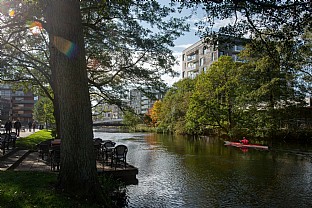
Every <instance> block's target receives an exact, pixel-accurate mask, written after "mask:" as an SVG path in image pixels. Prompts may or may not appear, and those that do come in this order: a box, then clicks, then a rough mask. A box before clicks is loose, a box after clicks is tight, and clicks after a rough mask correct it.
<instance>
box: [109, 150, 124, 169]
mask: <svg viewBox="0 0 312 208" xmlns="http://www.w3.org/2000/svg"><path fill="white" fill-rule="evenodd" d="M127 152H128V147H127V146H126V145H122V144H121V145H117V146H116V147H115V148H114V151H113V154H112V161H111V166H115V169H116V167H117V165H118V163H120V164H123V165H124V168H126V165H127Z"/></svg>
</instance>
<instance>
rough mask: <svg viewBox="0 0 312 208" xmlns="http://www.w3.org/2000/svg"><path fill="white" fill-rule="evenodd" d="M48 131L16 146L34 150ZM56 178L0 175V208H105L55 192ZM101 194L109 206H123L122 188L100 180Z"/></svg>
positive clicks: (12, 173)
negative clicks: (102, 193)
mask: <svg viewBox="0 0 312 208" xmlns="http://www.w3.org/2000/svg"><path fill="white" fill-rule="evenodd" d="M51 133H52V132H51V131H49V130H41V131H38V132H36V133H34V134H31V135H30V136H28V137H25V138H21V139H18V140H17V141H16V146H17V147H19V148H22V149H29V150H36V149H37V147H36V145H37V144H38V143H40V142H41V141H44V140H47V139H51V138H52V135H51ZM57 176H58V174H57V173H55V172H28V171H12V170H9V171H0V208H30V207H37V208H41V207H42V208H46V207H47V208H50V207H55V208H67V207H68V208H74V207H75V208H76V207H77V208H98V207H104V206H101V205H97V204H94V203H92V202H89V201H86V200H84V199H80V198H76V197H71V196H66V195H63V194H62V193H61V192H60V191H59V190H56V189H55V184H56V182H57ZM99 180H100V182H101V184H102V191H103V192H104V193H106V194H104V195H105V196H106V197H107V198H108V200H107V203H109V204H111V206H106V207H121V206H120V205H118V204H122V205H124V204H125V203H126V198H125V197H126V195H125V189H124V188H123V187H124V185H123V184H122V183H121V182H118V181H116V180H114V179H111V178H105V177H99Z"/></svg>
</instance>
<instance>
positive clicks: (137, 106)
mask: <svg viewBox="0 0 312 208" xmlns="http://www.w3.org/2000/svg"><path fill="white" fill-rule="evenodd" d="M151 93H153V94H154V96H155V99H151V98H149V97H147V96H146V95H144V94H143V93H142V92H141V91H140V90H138V89H132V90H130V106H131V107H132V108H133V110H134V112H135V113H137V114H146V113H148V110H149V109H151V108H152V107H153V105H154V103H155V101H156V100H160V99H162V98H163V93H158V92H156V91H151Z"/></svg>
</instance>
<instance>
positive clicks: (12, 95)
mask: <svg viewBox="0 0 312 208" xmlns="http://www.w3.org/2000/svg"><path fill="white" fill-rule="evenodd" d="M0 98H1V99H0V111H1V115H0V119H1V120H2V123H3V122H5V121H7V120H8V119H10V120H12V121H16V120H17V119H19V120H20V121H21V123H22V125H26V124H27V123H28V121H30V120H32V119H33V108H34V103H35V100H34V95H33V93H31V92H28V93H25V92H23V91H22V90H21V89H18V90H13V89H12V88H11V86H9V85H0Z"/></svg>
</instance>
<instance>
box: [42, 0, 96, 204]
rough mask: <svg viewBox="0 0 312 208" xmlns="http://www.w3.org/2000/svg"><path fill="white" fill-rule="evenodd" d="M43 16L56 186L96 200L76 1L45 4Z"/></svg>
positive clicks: (79, 18) (88, 99)
mask: <svg viewBox="0 0 312 208" xmlns="http://www.w3.org/2000/svg"><path fill="white" fill-rule="evenodd" d="M45 12H46V13H45V17H46V20H47V30H48V33H49V38H50V55H51V59H50V60H51V63H50V64H51V69H52V77H53V78H52V79H53V85H54V96H55V101H56V103H55V104H56V105H57V106H56V109H57V111H58V112H56V113H58V114H59V115H58V116H57V117H58V118H57V119H56V120H57V122H59V125H58V127H59V132H58V133H59V135H58V136H59V138H60V139H61V169H60V172H59V177H58V186H59V188H61V189H62V190H63V191H64V192H67V193H70V194H74V195H78V196H79V197H85V198H89V199H91V198H93V199H96V200H99V199H101V191H100V190H101V189H100V184H99V181H98V177H97V170H96V161H95V152H94V146H93V130H92V116H91V103H90V95H89V91H88V80H87V71H86V58H85V49H84V39H83V30H82V23H81V13H80V6H79V0H52V1H48V3H47V5H46V10H45ZM99 196H100V197H99Z"/></svg>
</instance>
